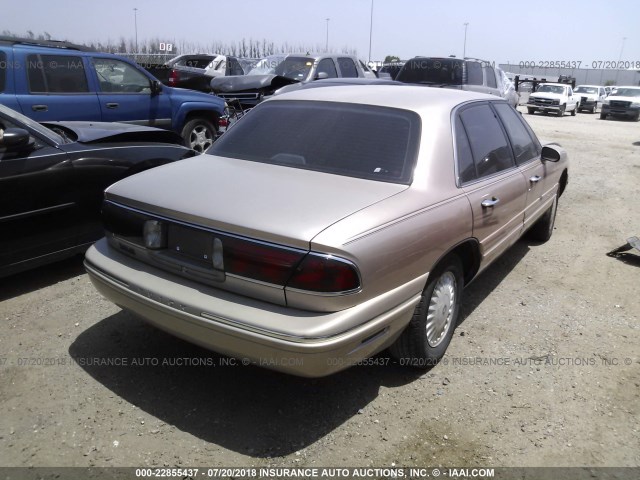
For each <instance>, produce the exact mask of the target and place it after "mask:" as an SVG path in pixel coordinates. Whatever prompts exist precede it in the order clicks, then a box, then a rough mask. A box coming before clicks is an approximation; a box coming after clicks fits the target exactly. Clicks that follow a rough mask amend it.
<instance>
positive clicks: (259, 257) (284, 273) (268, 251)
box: [222, 237, 306, 285]
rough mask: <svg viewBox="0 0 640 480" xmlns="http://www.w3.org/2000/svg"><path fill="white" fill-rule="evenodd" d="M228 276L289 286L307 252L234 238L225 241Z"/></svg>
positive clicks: (224, 249)
mask: <svg viewBox="0 0 640 480" xmlns="http://www.w3.org/2000/svg"><path fill="white" fill-rule="evenodd" d="M222 244H223V251H224V268H225V272H226V273H230V274H233V275H238V276H240V277H246V278H252V279H254V280H259V281H261V282H267V283H272V284H275V285H285V283H286V282H287V280H288V279H289V277H290V276H291V273H292V272H293V269H294V268H295V267H296V266H297V265H298V263H300V260H302V258H303V257H304V256H305V254H306V252H302V251H299V250H288V249H285V248H281V247H276V246H271V245H265V244H261V243H256V242H251V241H247V240H242V239H239V238H233V237H223V238H222Z"/></svg>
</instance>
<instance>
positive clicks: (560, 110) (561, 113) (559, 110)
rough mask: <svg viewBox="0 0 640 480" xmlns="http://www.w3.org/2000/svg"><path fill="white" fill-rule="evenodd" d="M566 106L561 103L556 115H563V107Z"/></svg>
mask: <svg viewBox="0 0 640 480" xmlns="http://www.w3.org/2000/svg"><path fill="white" fill-rule="evenodd" d="M566 108H567V106H566V105H561V106H560V108H559V109H558V113H557V115H558V116H559V117H562V116H563V115H564V111H565V109H566Z"/></svg>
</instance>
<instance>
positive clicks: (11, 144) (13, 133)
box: [0, 128, 33, 150]
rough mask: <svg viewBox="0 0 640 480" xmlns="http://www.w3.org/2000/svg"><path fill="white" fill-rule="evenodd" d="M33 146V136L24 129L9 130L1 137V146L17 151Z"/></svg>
mask: <svg viewBox="0 0 640 480" xmlns="http://www.w3.org/2000/svg"><path fill="white" fill-rule="evenodd" d="M30 144H33V140H32V139H31V135H30V134H29V132H27V131H26V130H25V129H23V128H7V129H6V130H5V131H4V133H3V134H2V136H0V146H1V147H5V148H7V149H11V150H16V149H20V148H23V147H26V146H28V145H30Z"/></svg>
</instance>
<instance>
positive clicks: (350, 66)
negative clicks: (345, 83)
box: [338, 57, 358, 78]
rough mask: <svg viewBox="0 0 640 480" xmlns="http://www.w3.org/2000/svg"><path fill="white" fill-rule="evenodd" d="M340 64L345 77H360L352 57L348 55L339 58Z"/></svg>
mask: <svg viewBox="0 0 640 480" xmlns="http://www.w3.org/2000/svg"><path fill="white" fill-rule="evenodd" d="M338 65H340V73H342V76H343V77H344V78H358V69H357V68H356V64H355V63H354V62H353V60H352V59H350V58H348V57H341V58H338Z"/></svg>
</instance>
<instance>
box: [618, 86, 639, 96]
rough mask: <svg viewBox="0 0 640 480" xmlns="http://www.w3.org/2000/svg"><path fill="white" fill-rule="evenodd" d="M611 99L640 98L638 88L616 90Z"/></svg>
mask: <svg viewBox="0 0 640 480" xmlns="http://www.w3.org/2000/svg"><path fill="white" fill-rule="evenodd" d="M611 96H612V97H640V88H618V89H617V90H616V91H615V92H613V93H612V94H611Z"/></svg>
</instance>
